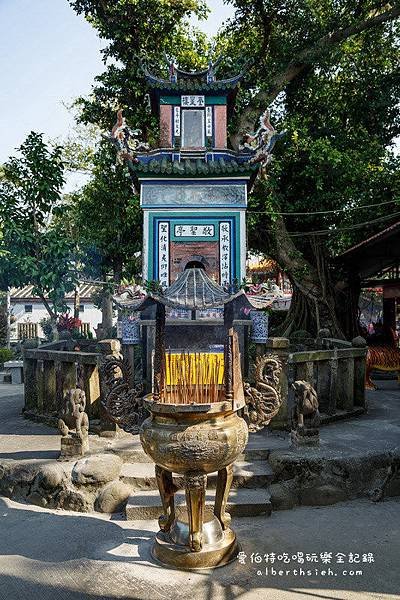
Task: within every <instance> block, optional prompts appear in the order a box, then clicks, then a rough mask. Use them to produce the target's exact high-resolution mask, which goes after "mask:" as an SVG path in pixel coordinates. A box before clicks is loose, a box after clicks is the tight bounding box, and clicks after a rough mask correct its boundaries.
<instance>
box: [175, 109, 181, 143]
mask: <svg viewBox="0 0 400 600" xmlns="http://www.w3.org/2000/svg"><path fill="white" fill-rule="evenodd" d="M174 135H176V136H179V135H181V109H180V107H179V106H174Z"/></svg>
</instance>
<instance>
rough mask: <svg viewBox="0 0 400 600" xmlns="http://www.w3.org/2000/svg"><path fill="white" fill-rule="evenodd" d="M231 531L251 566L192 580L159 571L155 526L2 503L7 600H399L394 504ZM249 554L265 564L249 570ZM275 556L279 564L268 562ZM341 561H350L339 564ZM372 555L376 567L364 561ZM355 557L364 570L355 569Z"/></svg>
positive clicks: (0, 577)
mask: <svg viewBox="0 0 400 600" xmlns="http://www.w3.org/2000/svg"><path fill="white" fill-rule="evenodd" d="M233 525H234V527H235V529H236V531H237V534H238V536H239V538H240V541H241V543H242V548H243V552H244V553H245V555H246V558H245V564H240V563H239V562H238V561H235V562H234V563H232V564H230V565H228V566H226V567H223V568H220V569H216V570H214V571H201V572H197V573H190V572H183V571H175V570H169V569H165V568H162V567H161V566H160V565H158V564H156V563H155V562H154V561H153V560H152V558H151V555H150V549H151V544H152V536H153V535H154V532H155V530H156V522H155V521H123V520H118V518H116V517H115V516H114V518H113V519H110V518H106V517H102V516H100V515H82V514H77V513H69V512H64V511H63V512H61V511H49V510H46V509H40V508H37V507H32V506H27V505H22V504H17V503H15V502H13V501H11V500H8V499H2V498H0V599H1V600H3V599H4V600H26V599H28V598H35V599H36V598H37V599H38V600H56V599H57V600H92V599H93V600H94V599H98V600H103V599H104V600H105V599H110V600H111V599H114V598H132V599H140V600H142V599H143V600H148V599H150V598H151V599H154V600H158V599H171V600H172V599H186V598H191V599H192V600H200V599H201V600H234V599H241V600H261V599H262V598H269V599H271V600H289V599H290V600H333V599H335V600H336V599H337V600H388V599H396V598H400V596H399V590H400V569H399V568H398V557H399V556H400V503H399V502H398V501H396V500H388V501H386V502H384V503H382V504H373V503H371V502H368V501H366V500H358V501H354V502H351V503H343V504H337V505H335V506H334V507H329V508H305V507H303V508H298V509H295V510H293V511H290V512H288V511H285V512H278V513H274V514H273V515H272V517H270V518H265V517H251V518H242V519H234V520H233ZM299 552H303V553H304V558H305V560H306V562H305V563H304V564H300V563H299V562H298V556H297V557H296V558H295V559H293V557H294V556H296V555H298V553H299ZM252 553H254V554H255V555H256V554H257V555H258V556H259V557H260V558H261V563H256V562H253V563H252V562H251V555H252ZM271 553H275V555H276V556H279V561H278V560H276V561H275V562H273V563H271V562H270V559H271ZM307 553H308V554H309V555H310V556H308V557H307ZM313 553H314V554H315V555H316V556H315V557H313V556H312V554H313ZM322 553H332V559H331V562H330V563H325V564H324V563H323V562H322V559H321V556H320V555H321V554H322ZM339 553H340V554H343V555H344V560H345V562H344V563H338V562H337V561H338V560H340V559H338V557H337V555H338V554H339ZM368 553H371V554H372V555H373V560H374V562H362V560H363V555H368ZM266 554H268V555H269V556H268V560H269V562H266V558H265V555H266ZM285 554H286V555H287V557H288V558H287V557H286V556H285ZM350 554H353V555H354V556H353V558H354V559H355V560H356V561H358V559H359V560H360V561H361V562H360V563H358V562H356V563H354V562H349V555H350ZM357 555H360V556H359V557H358V556H357ZM307 558H309V559H313V560H312V561H311V562H310V561H308V560H307ZM315 558H316V559H317V560H318V562H314V561H315ZM288 559H289V560H290V562H289V563H287V562H286V563H285V562H284V561H287V560H288ZM267 567H268V571H266V568H267ZM294 570H296V574H295V573H294ZM307 571H310V572H309V573H307ZM357 571H361V573H358V574H356V572H357ZM351 573H353V574H351Z"/></svg>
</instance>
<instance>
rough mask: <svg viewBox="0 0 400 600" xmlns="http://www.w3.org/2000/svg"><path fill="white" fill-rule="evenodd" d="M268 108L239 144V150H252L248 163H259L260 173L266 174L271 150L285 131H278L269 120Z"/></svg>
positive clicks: (263, 175)
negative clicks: (256, 125) (254, 128)
mask: <svg viewBox="0 0 400 600" xmlns="http://www.w3.org/2000/svg"><path fill="white" fill-rule="evenodd" d="M270 114H271V113H270V110H269V108H266V109H265V111H264V112H263V113H262V115H261V116H260V118H259V123H260V125H259V127H258V129H257V131H255V132H254V133H246V134H245V136H244V141H243V144H241V145H240V146H239V149H240V150H246V151H247V152H249V151H250V152H252V153H253V156H252V158H250V160H249V163H250V164H260V166H261V169H260V174H261V176H262V177H265V175H266V168H267V166H268V165H269V164H270V163H271V161H272V152H273V150H274V147H275V144H276V142H277V141H278V140H279V139H280V138H282V137H283V136H284V135H285V134H286V131H282V132H280V133H278V132H277V131H276V129H275V127H274V126H273V125H272V124H271V121H270Z"/></svg>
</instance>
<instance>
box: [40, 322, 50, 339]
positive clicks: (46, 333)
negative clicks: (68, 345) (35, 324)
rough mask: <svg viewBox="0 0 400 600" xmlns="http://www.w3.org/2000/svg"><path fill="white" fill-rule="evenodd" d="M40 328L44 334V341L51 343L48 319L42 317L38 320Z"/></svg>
mask: <svg viewBox="0 0 400 600" xmlns="http://www.w3.org/2000/svg"><path fill="white" fill-rule="evenodd" d="M40 327H41V328H42V331H43V333H44V337H45V338H46V340H47V341H48V342H52V341H53V329H52V326H51V319H50V317H43V319H41V320H40Z"/></svg>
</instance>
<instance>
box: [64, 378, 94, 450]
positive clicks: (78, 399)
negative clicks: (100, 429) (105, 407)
mask: <svg viewBox="0 0 400 600" xmlns="http://www.w3.org/2000/svg"><path fill="white" fill-rule="evenodd" d="M85 408H86V394H85V392H84V391H83V390H81V389H79V388H72V389H70V390H68V391H67V392H66V394H65V396H64V410H63V412H62V414H61V415H60V418H59V420H58V429H59V430H60V432H61V435H62V436H63V437H67V436H68V435H69V434H70V433H71V431H72V430H74V431H73V433H74V434H75V436H76V437H77V438H79V439H81V440H82V439H83V438H87V437H88V431H89V418H88V416H87V414H86V413H85Z"/></svg>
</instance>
